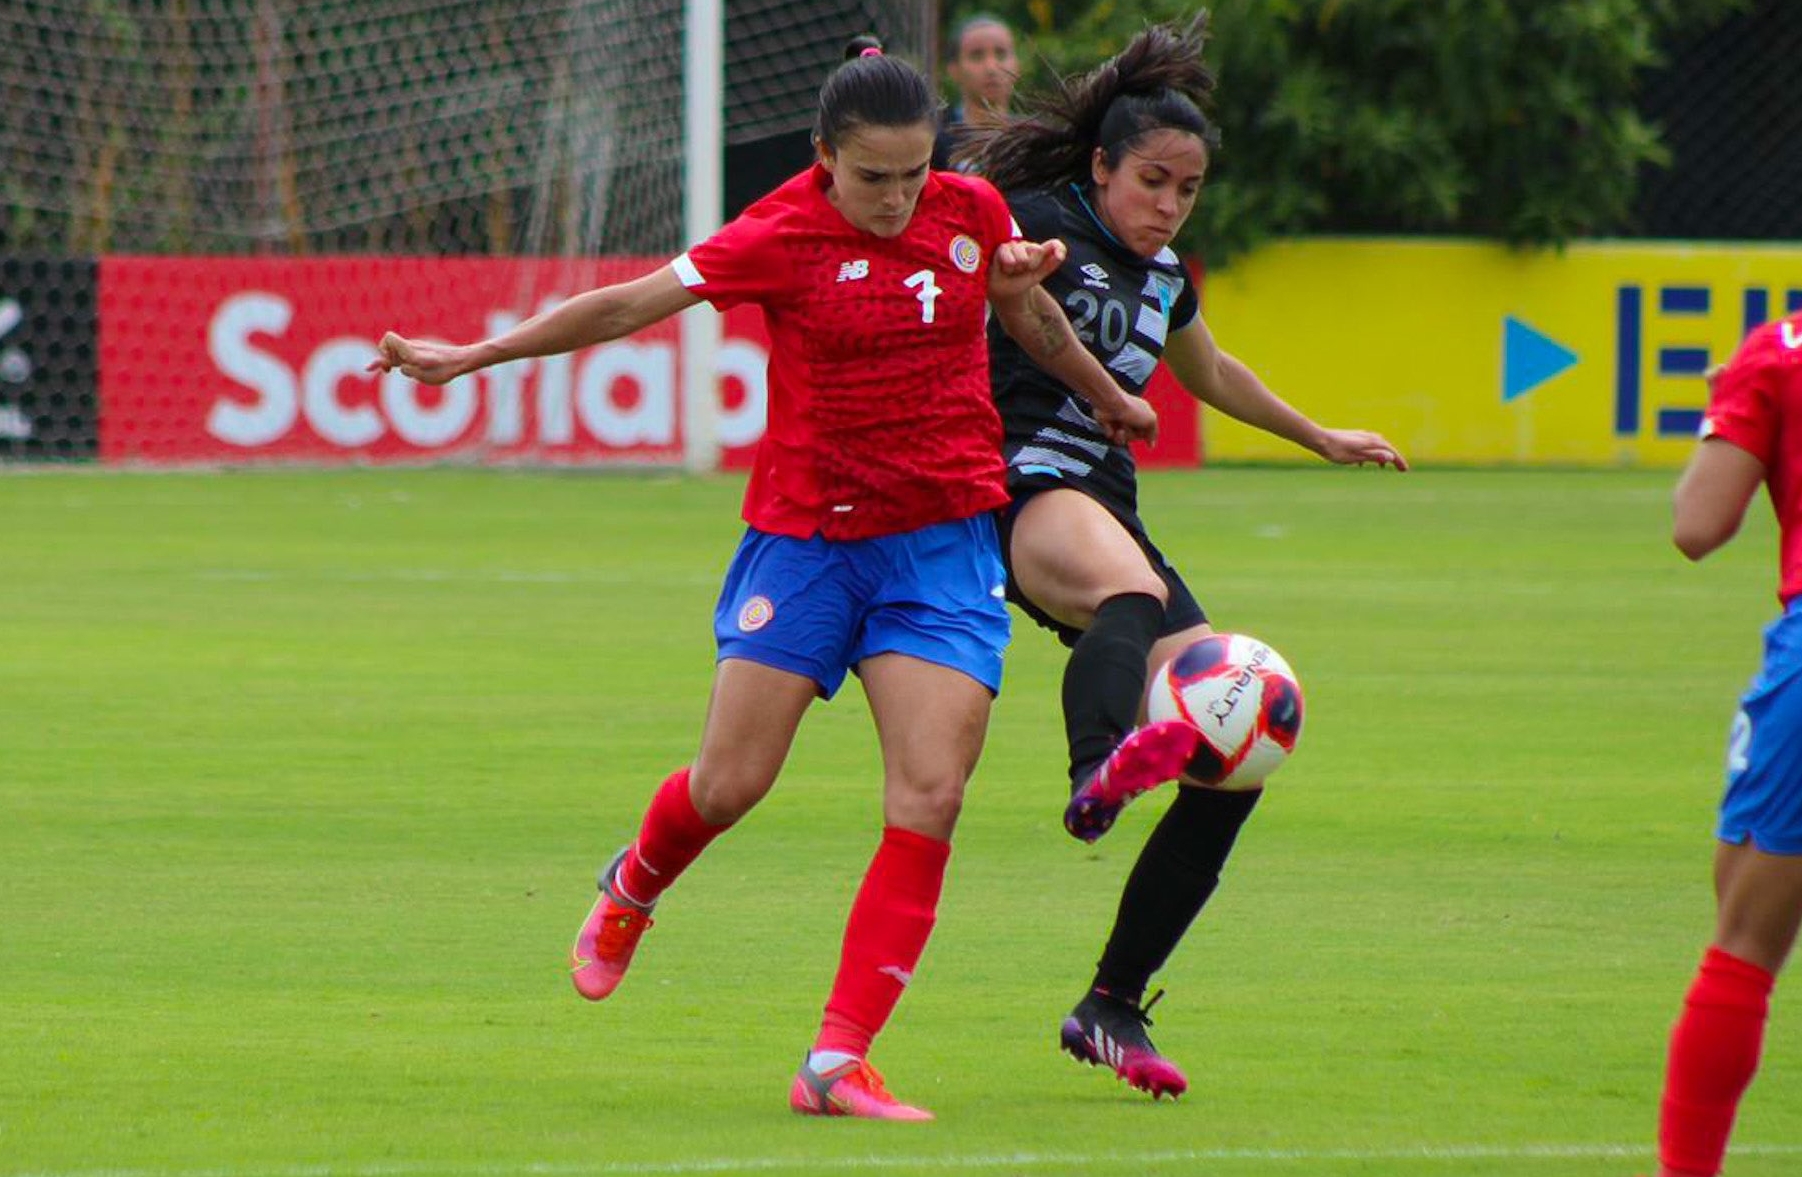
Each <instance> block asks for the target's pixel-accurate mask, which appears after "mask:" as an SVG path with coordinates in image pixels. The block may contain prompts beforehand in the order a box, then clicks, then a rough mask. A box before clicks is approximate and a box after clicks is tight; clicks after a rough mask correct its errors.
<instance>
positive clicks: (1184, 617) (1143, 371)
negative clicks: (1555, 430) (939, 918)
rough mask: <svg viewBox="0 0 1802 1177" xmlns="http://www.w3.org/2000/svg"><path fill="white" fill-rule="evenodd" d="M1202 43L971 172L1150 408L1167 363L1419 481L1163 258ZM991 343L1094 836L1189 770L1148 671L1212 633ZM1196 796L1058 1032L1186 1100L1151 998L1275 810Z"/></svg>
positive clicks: (1178, 208)
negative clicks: (1246, 345)
mask: <svg viewBox="0 0 1802 1177" xmlns="http://www.w3.org/2000/svg"><path fill="white" fill-rule="evenodd" d="M1205 33H1206V14H1205V13H1204V14H1202V15H1201V16H1200V17H1198V18H1196V19H1195V20H1194V21H1192V22H1191V23H1189V24H1188V25H1187V26H1183V27H1178V26H1174V25H1155V26H1152V27H1150V28H1148V29H1146V30H1145V31H1144V32H1142V33H1140V34H1139V35H1138V36H1136V37H1134V38H1133V39H1132V41H1131V42H1130V43H1129V44H1128V45H1127V46H1126V47H1125V48H1124V49H1123V50H1121V52H1120V53H1119V54H1117V55H1116V56H1115V57H1113V58H1111V59H1109V60H1108V61H1106V62H1103V63H1102V64H1101V65H1100V66H1098V67H1097V68H1096V69H1094V70H1093V71H1091V72H1090V73H1089V74H1087V75H1085V76H1084V77H1081V78H1078V79H1074V80H1072V81H1069V82H1066V83H1065V84H1064V85H1063V86H1061V87H1059V88H1058V89H1056V90H1055V91H1053V92H1052V93H1051V94H1049V95H1048V96H1045V97H1043V98H1040V99H1038V100H1036V101H1034V102H1033V103H1032V104H1031V110H1030V111H1029V114H1028V117H1026V118H1023V119H1017V120H1015V121H1014V122H1012V123H1010V124H1009V125H1008V126H1007V127H1005V128H1002V129H999V130H994V131H989V132H979V133H977V134H976V135H975V137H974V139H973V142H972V144H971V145H970V148H969V149H968V150H970V151H971V153H972V159H973V162H974V165H975V170H976V171H977V173H978V174H980V175H984V176H987V177H988V178H989V179H991V180H993V181H994V182H995V183H996V185H997V186H999V187H1000V188H1001V189H1002V190H1003V191H1004V192H1006V194H1007V197H1008V202H1009V204H1010V206H1011V207H1012V208H1013V210H1014V216H1015V218H1016V219H1017V220H1018V221H1019V223H1020V224H1021V225H1022V226H1023V227H1024V231H1025V232H1026V234H1027V235H1028V236H1029V237H1031V236H1034V235H1037V234H1045V235H1050V236H1055V237H1058V238H1060V239H1061V240H1063V241H1065V242H1066V243H1067V244H1068V245H1069V250H1070V253H1069V256H1068V257H1067V258H1066V259H1065V261H1064V263H1063V264H1062V265H1061V266H1060V267H1058V270H1057V272H1056V273H1054V274H1053V275H1051V276H1050V277H1049V278H1047V279H1046V280H1045V289H1046V291H1047V292H1049V293H1050V295H1051V296H1052V297H1054V298H1055V299H1056V300H1057V301H1058V302H1059V303H1060V304H1062V306H1063V309H1064V312H1065V313H1066V314H1067V315H1069V316H1070V319H1071V321H1072V324H1073V325H1074V327H1075V329H1076V332H1077V336H1078V338H1080V339H1081V340H1082V342H1083V344H1084V345H1085V346H1086V347H1087V348H1088V350H1089V351H1090V352H1092V353H1093V354H1094V355H1095V356H1096V358H1097V359H1099V360H1100V361H1101V362H1102V363H1103V364H1104V365H1105V366H1106V367H1107V369H1108V370H1109V371H1110V372H1112V373H1113V374H1114V375H1115V376H1117V377H1118V378H1119V379H1120V380H1121V381H1122V382H1123V383H1124V384H1125V385H1126V387H1127V388H1129V389H1130V390H1131V391H1132V392H1134V393H1135V394H1138V393H1142V392H1143V390H1144V388H1145V386H1146V384H1147V383H1148V382H1149V381H1150V380H1151V377H1152V373H1153V371H1154V370H1155V369H1156V368H1157V365H1158V363H1159V362H1160V360H1161V361H1163V362H1166V363H1168V364H1169V365H1170V370H1171V371H1172V373H1174V374H1175V376H1176V378H1177V381H1178V382H1179V383H1180V384H1181V385H1182V386H1183V387H1184V388H1185V389H1186V390H1187V391H1188V392H1189V393H1190V394H1192V395H1193V396H1195V397H1196V398H1198V399H1199V400H1201V401H1203V402H1205V403H1206V404H1208V405H1209V406H1211V407H1213V408H1215V409H1218V410H1220V411H1221V412H1224V413H1226V414H1228V415H1229V416H1232V417H1234V418H1237V419H1238V420H1241V421H1244V422H1246V423H1247V424H1250V425H1253V426H1255V427H1257V428H1259V429H1262V430H1264V431H1266V432H1268V433H1272V434H1275V435H1276V436H1278V437H1282V438H1285V439H1287V440H1289V441H1292V442H1294V443H1295V444H1296V445H1298V446H1301V447H1302V448H1304V449H1307V450H1309V451H1311V452H1313V453H1316V454H1318V455H1320V456H1321V457H1322V458H1325V459H1326V460H1328V461H1330V462H1338V463H1352V464H1360V465H1361V464H1363V463H1367V462H1368V463H1374V464H1377V465H1385V466H1394V467H1396V468H1398V469H1406V468H1407V463H1406V462H1405V461H1404V460H1403V459H1402V456H1401V454H1400V453H1399V452H1398V451H1397V450H1396V448H1395V447H1394V446H1393V445H1391V444H1390V443H1389V442H1388V441H1387V440H1385V439H1384V438H1383V437H1381V436H1380V435H1378V434H1375V433H1370V432H1366V431H1363V430H1352V429H1329V428H1324V427H1322V426H1320V425H1318V424H1316V423H1315V422H1314V421H1313V420H1311V419H1310V418H1309V417H1307V416H1306V415H1305V414H1303V413H1302V412H1300V411H1299V410H1297V409H1295V408H1293V407H1292V406H1290V405H1289V404H1288V403H1286V402H1285V401H1283V400H1282V399H1281V398H1280V397H1278V396H1277V395H1276V394H1275V393H1274V392H1272V391H1271V390H1270V389H1269V388H1268V387H1267V386H1266V385H1265V384H1264V382H1263V381H1262V380H1260V379H1259V378H1258V376H1257V374H1256V373H1255V372H1253V371H1252V370H1251V369H1250V368H1248V367H1246V366H1245V364H1243V363H1242V362H1240V361H1239V360H1238V359H1236V358H1234V357H1233V356H1232V355H1230V354H1228V353H1227V352H1225V351H1223V350H1222V349H1221V348H1220V346H1219V344H1217V343H1216V342H1215V340H1214V337H1213V335H1212V334H1211V333H1210V332H1209V330H1208V325H1207V323H1205V322H1204V321H1203V320H1202V317H1201V311H1200V300H1199V297H1198V295H1197V293H1196V289H1195V285H1194V283H1193V282H1192V281H1191V279H1190V277H1189V271H1188V268H1187V267H1186V266H1184V264H1183V262H1182V260H1181V259H1179V258H1178V257H1177V256H1176V254H1175V253H1174V252H1173V251H1172V250H1171V248H1170V243H1171V241H1172V240H1173V239H1174V238H1175V237H1176V234H1177V231H1178V230H1179V229H1181V228H1182V226H1183V223H1184V221H1186V220H1187V219H1188V216H1189V213H1190V212H1191V210H1193V209H1194V207H1195V202H1196V199H1197V197H1198V196H1199V195H1200V192H1201V186H1202V181H1203V178H1204V177H1205V175H1206V173H1207V167H1208V162H1209V160H1210V159H1211V157H1212V154H1213V151H1214V148H1215V145H1216V142H1217V134H1216V131H1215V129H1214V127H1213V125H1212V123H1211V122H1210V121H1209V120H1208V118H1207V116H1206V115H1204V114H1203V113H1202V109H1201V106H1202V104H1203V103H1204V102H1205V101H1206V99H1207V97H1208V95H1209V94H1210V92H1211V91H1212V90H1213V87H1214V77H1213V74H1212V72H1211V71H1210V70H1209V69H1208V68H1207V66H1206V65H1205V64H1204V62H1203V60H1202V48H1203V42H1204V37H1205ZM990 335H991V338H990V344H991V356H992V358H991V368H992V372H993V383H994V391H995V399H996V402H997V403H998V404H999V405H1000V407H1001V416H1002V422H1003V424H1004V425H1005V427H1006V430H1007V442H1006V452H1007V462H1008V488H1009V490H1010V491H1011V492H1012V494H1013V505H1012V506H1011V508H1010V509H1009V513H1008V515H1007V516H1006V517H1005V522H1004V526H1003V528H1002V544H1003V553H1004V555H1005V556H1006V557H1007V559H1008V572H1009V580H1008V587H1009V595H1010V597H1011V599H1012V600H1013V601H1014V602H1015V603H1016V604H1017V605H1019V607H1020V608H1021V610H1022V611H1024V612H1025V613H1026V614H1027V615H1028V616H1030V617H1032V618H1033V619H1034V620H1035V621H1037V622H1039V624H1041V625H1043V626H1045V627H1046V628H1048V629H1050V630H1051V631H1052V632H1053V633H1055V634H1056V635H1057V636H1058V637H1059V638H1060V639H1061V640H1062V641H1063V642H1064V643H1065V644H1066V645H1068V646H1070V647H1071V650H1070V658H1069V661H1068V663H1067V664H1066V666H1065V670H1064V677H1063V713H1064V728H1065V734H1066V737H1067V740H1068V745H1069V770H1070V790H1071V799H1070V803H1069V807H1068V808H1067V809H1066V811H1065V825H1066V827H1067V828H1068V829H1069V830H1070V832H1071V833H1072V834H1074V835H1075V836H1077V837H1079V838H1083V839H1087V840H1093V839H1094V838H1097V837H1099V836H1101V834H1103V833H1104V832H1106V830H1107V829H1108V827H1109V826H1110V825H1111V824H1112V823H1113V821H1114V818H1115V816H1116V815H1117V814H1118V813H1119V812H1120V808H1121V806H1123V805H1124V804H1125V803H1126V802H1128V801H1130V800H1131V799H1132V798H1133V797H1134V796H1136V795H1137V794H1139V793H1141V792H1143V791H1145V790H1147V789H1150V788H1153V787H1155V786H1158V785H1160V784H1162V783H1164V782H1165V781H1169V780H1171V779H1174V778H1176V777H1177V776H1178V775H1179V774H1180V773H1181V772H1182V770H1183V768H1184V766H1185V765H1186V764H1187V763H1188V761H1189V757H1190V754H1191V752H1192V751H1193V749H1194V746H1195V741H1196V738H1197V737H1196V734H1195V731H1194V729H1193V728H1191V727H1189V726H1188V725H1187V724H1184V723H1180V722H1176V721H1170V722H1165V723H1161V724H1149V725H1146V726H1144V727H1135V726H1134V725H1135V724H1136V723H1138V722H1139V721H1140V717H1141V709H1142V705H1143V698H1144V693H1145V682H1146V675H1147V674H1148V673H1149V671H1150V669H1151V668H1152V667H1155V666H1159V665H1161V664H1162V663H1163V662H1164V661H1166V660H1168V659H1169V658H1170V657H1171V656H1172V655H1174V654H1175V653H1176V651H1178V650H1180V649H1182V648H1183V647H1185V646H1187V645H1189V644H1190V643H1191V642H1193V641H1195V640H1196V639H1197V638H1200V637H1201V636H1203V635H1204V634H1207V633H1209V632H1211V627H1210V626H1209V623H1208V617H1207V614H1206V613H1204V612H1203V610H1202V607H1201V605H1200V604H1199V603H1198V602H1197V601H1196V598H1195V595H1194V594H1193V593H1192V592H1191V591H1190V589H1189V587H1188V585H1187V584H1186V583H1185V582H1184V580H1183V578H1182V576H1181V575H1179V574H1178V573H1177V571H1176V569H1175V568H1174V567H1173V566H1172V565H1171V564H1170V562H1169V561H1168V560H1167V559H1165V557H1164V555H1163V553H1161V552H1160V551H1159V550H1158V548H1157V546H1156V545H1155V544H1153V543H1152V541H1151V538H1150V536H1149V534H1148V533H1147V531H1146V528H1145V524H1144V523H1143V522H1142V521H1141V520H1140V518H1139V509H1138V472H1137V467H1136V465H1135V463H1134V461H1133V457H1132V454H1131V453H1129V452H1128V451H1127V449H1126V448H1125V447H1124V446H1120V445H1117V444H1115V443H1114V442H1112V441H1110V440H1109V438H1108V437H1107V436H1106V431H1105V429H1103V428H1102V427H1101V426H1100V423H1099V422H1097V421H1096V420H1094V418H1093V416H1092V414H1091V413H1090V412H1089V411H1088V409H1087V408H1086V407H1085V405H1084V403H1083V400H1082V398H1081V397H1080V396H1078V395H1076V394H1075V390H1073V389H1071V388H1069V387H1067V386H1065V384H1064V382H1063V380H1062V378H1061V377H1060V376H1058V375H1057V374H1056V373H1053V372H1048V371H1046V370H1045V368H1044V366H1043V365H1041V364H1039V363H1038V362H1037V361H1036V360H1035V359H1033V357H1032V356H1031V355H1030V354H1028V353H1026V352H1024V351H1023V350H1021V349H1020V348H1019V347H1018V346H1016V345H1015V344H1014V343H1013V342H1011V341H1010V340H1009V339H1007V338H1006V337H1004V336H1002V335H1000V334H999V333H997V332H994V331H991V333H990ZM1183 783H1184V785H1185V787H1183V788H1179V789H1177V790H1176V796H1175V798H1174V799H1173V800H1172V802H1171V804H1170V808H1169V810H1168V811H1167V812H1166V813H1165V814H1164V817H1163V819H1162V820H1161V821H1160V822H1159V823H1158V825H1157V827H1156V829H1154V830H1153V831H1152V833H1151V837H1150V839H1149V840H1148V841H1147V842H1146V844H1145V848H1144V849H1143V850H1142V851H1141V852H1140V854H1139V859H1138V861H1137V863H1135V864H1134V866H1133V868H1132V872H1131V874H1130V875H1129V876H1128V878H1127V881H1126V887H1125V890H1124V892H1123V893H1122V895H1121V897H1120V905H1119V911H1118V915H1117V917H1116V919H1115V922H1114V927H1113V930H1112V932H1111V933H1110V934H1109V936H1108V940H1107V946H1106V948H1105V949H1104V950H1103V952H1102V956H1101V960H1100V962H1099V964H1098V967H1097V969H1096V972H1095V975H1094V979H1093V981H1092V983H1091V984H1090V986H1089V990H1088V992H1087V994H1085V995H1084V997H1083V998H1082V1000H1081V1001H1080V1002H1079V1003H1078V1004H1077V1006H1076V1008H1075V1009H1074V1010H1072V1011H1071V1013H1070V1015H1069V1016H1068V1017H1067V1018H1066V1019H1065V1021H1064V1023H1063V1026H1062V1029H1061V1040H1062V1044H1063V1048H1064V1049H1065V1050H1066V1051H1068V1052H1070V1053H1071V1054H1073V1055H1074V1056H1076V1057H1077V1058H1079V1059H1082V1060H1084V1061H1087V1062H1091V1063H1100V1064H1104V1065H1106V1066H1109V1067H1110V1068H1112V1069H1113V1070H1114V1071H1115V1072H1116V1073H1117V1074H1119V1075H1120V1076H1121V1077H1122V1078H1124V1079H1125V1080H1126V1081H1127V1082H1128V1083H1129V1084H1131V1085H1132V1086H1134V1087H1137V1088H1140V1089H1142V1090H1145V1091H1148V1092H1150V1093H1151V1094H1153V1095H1154V1096H1157V1095H1164V1094H1171V1095H1175V1094H1180V1093H1181V1092H1182V1091H1184V1090H1185V1089H1186V1088H1187V1086H1188V1080H1187V1078H1186V1077H1185V1076H1184V1075H1183V1073H1182V1071H1181V1069H1180V1068H1178V1067H1177V1066H1176V1064H1175V1063H1173V1062H1171V1061H1170V1060H1169V1059H1166V1058H1164V1057H1163V1056H1162V1055H1160V1054H1159V1053H1158V1051H1157V1049H1156V1048H1155V1047H1154V1046H1153V1045H1152V1043H1151V1039H1150V1038H1149V1037H1148V1036H1147V1034H1146V1030H1145V1027H1146V1026H1147V1025H1148V1024H1149V1018H1148V1017H1147V1012H1146V1011H1147V1010H1149V1008H1150V1006H1149V1005H1147V1004H1143V999H1144V994H1145V990H1146V988H1147V986H1148V984H1149V982H1150V979H1151V977H1152V975H1153V974H1154V973H1156V972H1157V971H1158V970H1159V969H1160V968H1162V967H1163V965H1164V962H1165V961H1166V960H1167V959H1168V958H1169V956H1170V954H1171V952H1173V951H1174V950H1175V948H1176V946H1177V944H1178V943H1179V942H1180V941H1181V939H1182V937H1183V935H1184V933H1185V932H1186V931H1187V930H1188V927H1189V925H1190V923H1191V922H1192V921H1193V920H1194V919H1195V917H1196V916H1197V915H1199V914H1200V912H1201V909H1202V907H1203V906H1204V905H1205V904H1206V903H1207V902H1208V899H1209V897H1210V896H1211V895H1212V894H1213V891H1214V888H1215V886H1216V884H1217V883H1218V881H1219V877H1220V871H1221V868H1222V867H1223V866H1224V865H1225V862H1226V859H1227V856H1228V854H1230V853H1231V851H1232V847H1233V843H1234V840H1235V839H1236V838H1237V837H1238V834H1239V830H1240V828H1241V827H1242V826H1243V825H1244V823H1245V821H1246V819H1247V818H1248V817H1249V816H1250V814H1251V811H1252V808H1253V807H1254V806H1255V805H1256V804H1257V802H1258V798H1259V796H1260V795H1261V792H1260V791H1259V790H1257V789H1251V790H1247V791H1238V792H1234V791H1227V790H1218V789H1210V788H1205V787H1202V786H1201V785H1200V783H1199V782H1198V781H1195V780H1193V779H1190V778H1184V782H1183ZM1154 1000H1155V999H1154Z"/></svg>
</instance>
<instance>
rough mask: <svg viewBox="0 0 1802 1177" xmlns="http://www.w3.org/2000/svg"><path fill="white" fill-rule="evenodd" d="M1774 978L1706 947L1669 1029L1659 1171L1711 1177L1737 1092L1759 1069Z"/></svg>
mask: <svg viewBox="0 0 1802 1177" xmlns="http://www.w3.org/2000/svg"><path fill="white" fill-rule="evenodd" d="M1774 981H1775V978H1774V977H1773V976H1772V975H1771V974H1770V973H1768V972H1766V971H1765V970H1763V969H1761V968H1759V967H1758V966H1757V965H1755V964H1752V963H1751V962H1750V961H1744V960H1741V959H1740V958H1739V957H1737V956H1732V955H1729V954H1728V953H1725V952H1722V951H1721V950H1720V949H1719V948H1710V949H1709V950H1708V952H1707V954H1706V955H1704V956H1703V957H1702V967H1701V969H1700V970H1699V971H1698V972H1697V974H1696V979H1695V981H1694V983H1693V984H1691V985H1690V987H1689V994H1688V996H1687V997H1686V998H1685V999H1684V1002H1683V1013H1682V1015H1681V1016H1680V1017H1679V1018H1678V1019H1677V1025H1676V1028H1675V1029H1674V1030H1673V1031H1672V1032H1671V1053H1670V1064H1669V1067H1668V1069H1667V1070H1666V1072H1665V1079H1664V1101H1663V1103H1662V1104H1661V1105H1660V1109H1659V1119H1658V1152H1659V1159H1660V1160H1661V1161H1662V1162H1663V1164H1664V1174H1665V1175H1666V1177H1675V1175H1683V1177H1714V1175H1715V1174H1716V1173H1719V1172H1720V1171H1721V1160H1722V1158H1723V1157H1725V1156H1726V1155H1727V1137H1728V1134H1729V1133H1731V1132H1732V1131H1733V1117H1734V1114H1735V1113H1736V1112H1737V1111H1738V1110H1739V1099H1740V1096H1741V1095H1743V1094H1745V1091H1746V1087H1747V1085H1748V1084H1750V1083H1751V1082H1752V1074H1753V1072H1755V1071H1756V1070H1758V1054H1759V1050H1760V1049H1761V1048H1762V1046H1763V1044H1764V1027H1765V1019H1766V1017H1767V1014H1768V1011H1769V1008H1770V996H1771V986H1772V984H1773V982H1774Z"/></svg>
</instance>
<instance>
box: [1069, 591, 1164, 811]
mask: <svg viewBox="0 0 1802 1177" xmlns="http://www.w3.org/2000/svg"><path fill="white" fill-rule="evenodd" d="M1163 623H1164V606H1163V603H1162V602H1160V601H1159V600H1158V599H1157V598H1156V597H1153V596H1150V595H1148V594H1146V593H1122V594H1121V595H1120V596H1117V597H1109V598H1108V599H1107V600H1105V601H1103V602H1101V607H1100V608H1099V609H1097V610H1095V621H1094V623H1093V624H1092V625H1090V626H1089V628H1088V629H1087V630H1086V631H1084V633H1083V635H1082V637H1080V638H1078V639H1077V642H1076V645H1075V647H1073V648H1072V649H1071V651H1070V661H1069V662H1068V663H1066V664H1065V666H1064V732H1065V734H1066V735H1067V736H1068V737H1069V740H1070V779H1071V781H1073V782H1074V781H1081V780H1082V779H1084V778H1085V777H1087V776H1088V775H1089V774H1090V773H1091V772H1093V771H1095V769H1096V767H1097V766H1099V765H1100V764H1101V762H1102V761H1103V760H1106V759H1107V757H1108V753H1110V752H1112V751H1113V750H1114V746H1115V745H1116V744H1118V743H1119V742H1120V741H1121V739H1122V738H1123V737H1124V736H1125V735H1126V733H1127V732H1129V731H1131V730H1132V728H1133V723H1134V721H1135V720H1137V719H1138V717H1139V700H1140V699H1142V698H1143V697H1144V695H1145V659H1146V658H1147V657H1148V656H1149V655H1150V653H1151V646H1152V643H1153V642H1155V641H1157V640H1158V627H1159V626H1160V625H1162V624H1163Z"/></svg>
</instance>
